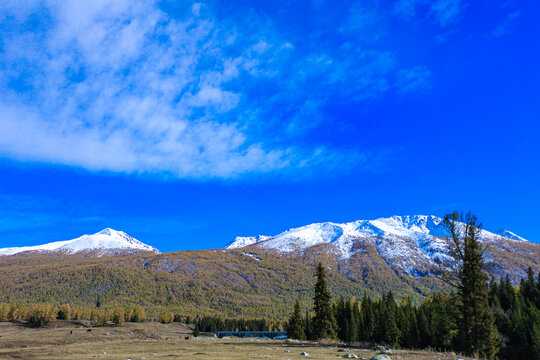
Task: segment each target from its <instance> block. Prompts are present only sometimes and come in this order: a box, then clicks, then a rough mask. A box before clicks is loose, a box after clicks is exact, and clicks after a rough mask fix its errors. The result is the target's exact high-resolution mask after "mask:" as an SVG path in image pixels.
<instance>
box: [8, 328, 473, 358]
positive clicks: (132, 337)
mask: <svg viewBox="0 0 540 360" xmlns="http://www.w3.org/2000/svg"><path fill="white" fill-rule="evenodd" d="M88 330H91V331H88ZM189 333H190V329H189V328H188V327H186V326H185V325H183V324H177V323H173V324H160V323H154V322H146V323H138V324H135V323H127V324H125V325H123V326H120V327H106V326H104V327H93V328H85V327H84V324H83V323H79V322H74V321H57V322H55V323H53V324H51V325H49V326H48V327H47V328H43V329H33V328H28V327H26V326H24V324H12V323H0V336H1V338H0V359H10V360H11V359H24V360H34V359H35V360H38V359H122V360H126V359H131V360H150V359H276V360H277V359H279V360H286V359H291V360H292V359H306V357H305V356H303V355H301V354H302V353H303V352H306V353H308V354H309V357H307V358H313V359H337V358H344V357H346V356H347V354H349V353H353V354H356V355H357V356H358V358H360V359H361V358H364V359H368V360H369V359H371V357H372V356H374V355H376V354H377V353H379V352H378V351H374V350H372V349H360V348H349V349H345V350H344V348H343V347H340V346H337V345H336V344H334V345H326V346H323V345H318V344H313V343H307V342H305V343H302V342H299V343H296V342H294V343H291V342H288V341H284V340H258V339H235V338H230V339H229V338H226V339H216V338H204V337H199V338H191V337H189ZM186 337H188V338H187V339H186ZM390 358H391V359H393V360H394V359H400V360H412V359H420V360H423V359H426V360H427V359H433V360H437V359H440V360H453V359H456V358H458V357H457V356H456V355H455V354H453V353H439V352H432V351H409V350H393V351H392V355H390ZM460 358H462V359H467V358H465V357H460Z"/></svg>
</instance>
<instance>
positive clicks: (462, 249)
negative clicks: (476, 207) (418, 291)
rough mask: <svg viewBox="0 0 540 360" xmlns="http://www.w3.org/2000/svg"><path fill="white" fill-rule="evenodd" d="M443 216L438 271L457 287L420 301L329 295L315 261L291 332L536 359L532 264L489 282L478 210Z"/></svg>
mask: <svg viewBox="0 0 540 360" xmlns="http://www.w3.org/2000/svg"><path fill="white" fill-rule="evenodd" d="M444 223H445V226H446V228H447V229H448V231H449V233H450V237H449V239H448V241H449V244H448V245H449V254H450V256H449V257H448V258H447V259H446V260H445V261H444V262H442V261H441V264H440V265H441V273H442V275H443V277H444V278H445V279H446V280H447V282H448V283H449V284H451V285H453V286H454V289H455V290H454V291H452V292H440V293H437V294H434V295H432V296H429V297H427V298H426V299H425V301H424V302H423V303H422V304H421V305H420V306H414V305H413V304H412V303H411V301H410V299H409V298H408V297H405V298H404V299H403V300H402V301H400V302H399V303H398V302H396V299H395V298H394V296H393V294H392V292H391V291H389V292H388V293H387V294H386V295H385V296H383V297H382V298H379V299H375V298H372V297H370V296H368V295H364V297H363V298H362V300H361V301H358V300H356V299H355V298H351V299H348V300H344V299H343V298H340V299H339V300H338V301H332V299H331V295H330V293H329V291H328V289H327V286H326V275H325V272H324V267H323V265H322V264H319V266H318V267H317V269H316V273H315V276H316V277H317V281H316V284H315V291H314V293H315V295H314V298H313V302H314V305H313V311H306V312H305V313H303V312H302V309H301V307H300V302H299V301H297V302H296V304H295V306H294V310H293V313H292V315H291V317H290V319H289V324H288V335H289V337H291V338H296V339H311V340H319V339H325V338H330V339H339V340H341V341H344V342H347V343H354V342H364V343H371V344H373V343H378V344H386V345H388V346H392V347H403V348H427V347H430V348H434V349H438V350H443V351H449V350H454V351H460V352H463V353H465V354H468V355H472V356H475V357H477V358H488V359H493V358H495V357H497V356H500V357H501V358H505V359H521V358H528V359H540V274H539V276H538V277H537V278H536V279H535V276H534V273H533V271H532V269H531V268H529V269H528V272H527V276H526V278H524V279H522V280H521V282H520V285H519V287H514V286H513V285H512V284H511V282H510V279H509V278H508V276H506V277H505V278H504V279H502V278H501V279H500V280H499V281H498V282H497V281H495V280H491V282H490V283H489V284H488V277H487V275H486V274H485V271H484V270H485V269H484V263H483V251H484V249H483V248H482V245H481V244H480V242H479V241H478V235H479V231H480V225H479V224H477V221H476V218H475V217H474V216H472V215H470V214H468V215H467V216H465V217H463V216H459V215H458V214H456V213H454V214H451V215H447V216H446V217H445V220H444ZM461 224H463V225H461Z"/></svg>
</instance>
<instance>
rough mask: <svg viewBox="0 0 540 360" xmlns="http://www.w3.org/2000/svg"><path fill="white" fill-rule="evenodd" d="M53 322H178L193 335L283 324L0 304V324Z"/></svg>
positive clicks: (110, 309)
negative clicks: (192, 332)
mask: <svg viewBox="0 0 540 360" xmlns="http://www.w3.org/2000/svg"><path fill="white" fill-rule="evenodd" d="M54 320H87V321H89V322H90V324H91V325H93V326H102V325H116V326H119V325H122V324H124V323H125V322H145V321H159V322H161V323H164V324H169V323H172V322H180V323H185V324H193V325H195V332H196V333H199V332H201V331H202V332H216V331H273V330H274V331H277V330H279V331H282V330H283V329H284V328H285V323H284V322H282V321H272V320H268V319H264V318H261V319H245V318H224V317H220V316H189V315H188V316H183V315H179V314H174V313H172V312H170V311H168V310H162V311H160V312H159V313H157V314H155V315H154V316H148V315H147V313H146V311H145V310H144V308H143V307H142V306H135V307H122V306H113V307H102V306H101V305H100V302H99V301H98V302H97V303H96V306H95V307H88V306H71V305H70V304H62V305H51V304H32V305H22V304H13V305H10V304H6V303H0V322H3V321H11V322H19V321H24V322H26V323H27V324H28V325H29V326H32V327H43V326H47V325H49V324H50V323H51V322H52V321H54Z"/></svg>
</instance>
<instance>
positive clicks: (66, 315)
mask: <svg viewBox="0 0 540 360" xmlns="http://www.w3.org/2000/svg"><path fill="white" fill-rule="evenodd" d="M56 311H57V315H56V317H57V319H59V320H69V319H70V317H71V306H69V304H63V305H60V306H59V307H58V308H57V310H56Z"/></svg>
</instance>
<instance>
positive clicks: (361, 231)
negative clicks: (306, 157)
mask: <svg viewBox="0 0 540 360" xmlns="http://www.w3.org/2000/svg"><path fill="white" fill-rule="evenodd" d="M442 220H443V219H442V218H439V217H436V216H433V215H412V216H392V217H389V218H379V219H375V220H357V221H354V222H350V223H344V224H337V223H331V222H327V223H315V224H311V225H307V226H302V227H299V228H294V229H290V230H287V231H285V232H283V233H281V234H278V235H276V236H273V237H258V238H237V239H238V240H236V241H234V242H232V243H230V244H228V245H227V248H229V249H231V248H240V247H243V246H251V247H257V248H260V249H268V250H277V251H279V252H284V253H290V252H293V253H294V252H296V253H302V252H305V251H306V250H308V249H310V248H312V247H314V246H318V245H323V244H324V245H326V249H327V251H329V252H330V253H332V254H334V255H335V256H336V257H337V258H338V259H340V260H341V261H344V262H350V261H351V259H353V258H354V257H355V256H354V255H355V254H357V253H358V252H362V251H364V250H362V249H365V248H366V246H367V247H373V250H374V251H375V252H376V253H377V255H378V256H380V257H381V258H382V260H383V261H384V262H385V263H387V264H388V265H390V266H391V267H392V268H393V269H395V270H396V271H402V272H405V273H407V274H409V275H413V276H422V274H426V273H428V272H432V270H433V267H434V265H435V264H436V262H437V260H438V259H441V258H445V257H446V254H445V249H446V241H445V239H444V237H447V236H448V235H449V234H447V232H446V230H445V228H444V226H443V224H442V223H443V221H442ZM243 239H249V240H250V241H245V240H243ZM480 239H481V241H482V242H484V244H485V245H486V246H487V247H488V248H491V249H492V250H493V251H492V252H498V253H500V252H501V251H503V252H504V251H506V250H501V249H508V251H509V252H512V251H515V250H516V249H517V248H516V246H517V245H518V244H519V243H529V242H528V241H527V240H525V239H523V238H522V237H519V236H517V235H515V234H514V233H511V232H509V231H505V232H503V233H501V234H496V233H492V232H489V231H486V230H482V231H481V233H480ZM244 244H246V245H244Z"/></svg>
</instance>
